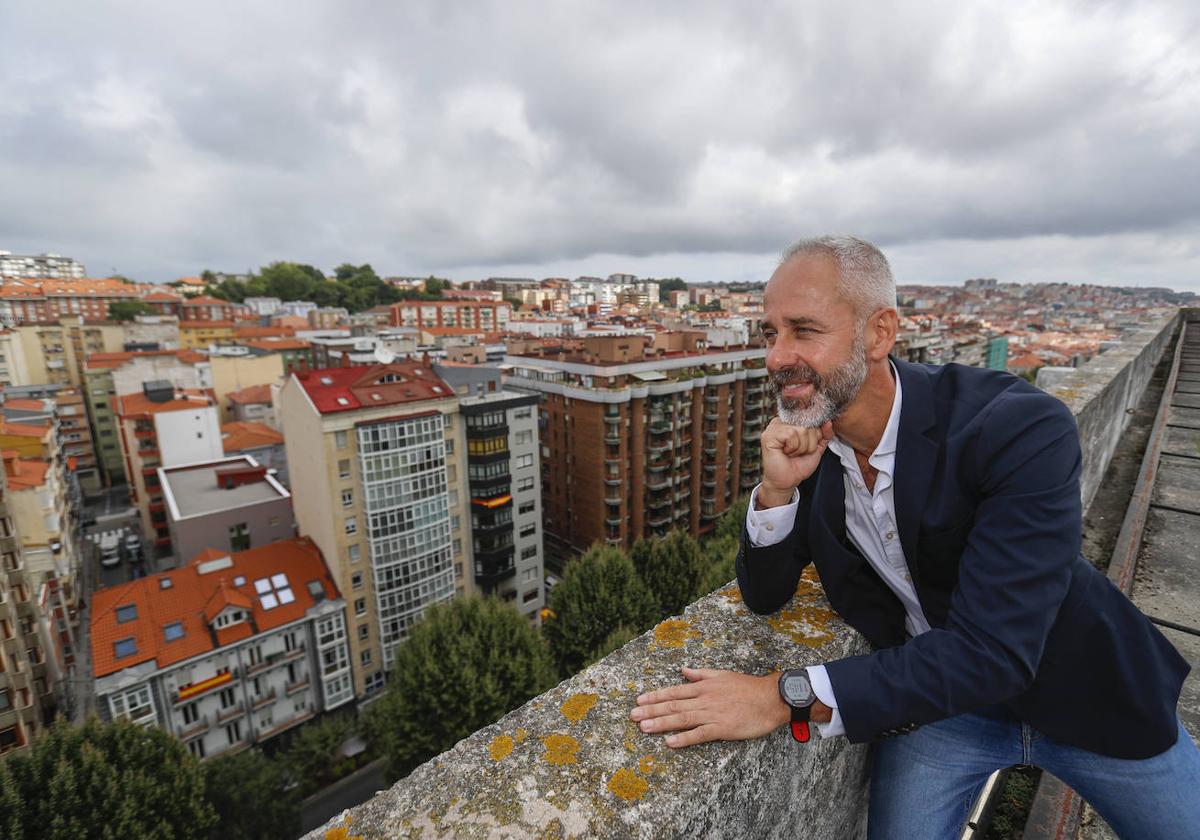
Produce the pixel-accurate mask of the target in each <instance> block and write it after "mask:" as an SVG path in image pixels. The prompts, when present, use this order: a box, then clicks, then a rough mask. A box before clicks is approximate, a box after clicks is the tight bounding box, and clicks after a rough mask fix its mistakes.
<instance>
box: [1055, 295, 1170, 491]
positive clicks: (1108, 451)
mask: <svg viewBox="0 0 1200 840" xmlns="http://www.w3.org/2000/svg"><path fill="white" fill-rule="evenodd" d="M1178 326H1179V313H1175V314H1173V315H1170V316H1168V317H1166V318H1163V319H1161V320H1159V321H1156V322H1154V323H1152V324H1148V325H1147V326H1145V327H1143V328H1142V329H1139V330H1134V331H1133V332H1131V333H1129V334H1127V335H1126V336H1124V337H1123V338H1122V339H1121V343H1120V345H1119V346H1117V347H1114V348H1112V349H1110V350H1108V351H1107V352H1105V353H1102V354H1100V355H1099V356H1096V357H1095V358H1094V359H1091V360H1090V361H1088V362H1087V363H1086V364H1084V365H1083V366H1081V367H1078V368H1075V369H1074V370H1072V371H1069V372H1061V371H1060V370H1058V369H1056V370H1055V371H1054V372H1053V378H1052V379H1051V380H1050V381H1047V380H1046V379H1043V378H1042V377H1040V376H1039V378H1038V385H1041V386H1043V387H1044V388H1045V389H1046V391H1047V393H1050V394H1053V395H1054V396H1056V397H1058V398H1059V399H1060V400H1062V401H1063V402H1064V403H1066V404H1067V406H1068V407H1069V408H1070V409H1071V413H1072V414H1074V415H1075V422H1076V423H1077V424H1078V426H1079V442H1080V445H1081V446H1082V448H1083V475H1082V477H1081V479H1080V495H1081V496H1082V497H1083V506H1084V509H1085V510H1086V509H1087V506H1088V505H1089V504H1090V503H1091V501H1092V497H1094V496H1095V495H1096V490H1097V489H1098V488H1099V486H1100V481H1101V479H1102V478H1103V477H1104V471H1105V470H1107V469H1108V464H1109V461H1110V460H1111V459H1112V454H1113V450H1115V449H1116V448H1117V443H1118V441H1119V440H1120V439H1121V434H1122V433H1123V432H1124V431H1125V426H1126V425H1127V423H1128V421H1129V411H1130V410H1131V409H1133V408H1134V407H1135V406H1136V405H1137V404H1138V400H1139V399H1141V396H1142V393H1143V392H1144V391H1145V390H1146V385H1147V383H1149V381H1150V378H1151V377H1152V376H1153V375H1154V368H1155V367H1156V366H1157V365H1158V363H1159V361H1160V360H1161V359H1162V357H1163V353H1164V352H1165V351H1166V349H1167V346H1168V345H1169V344H1170V341H1171V336H1172V335H1173V334H1174V332H1175V330H1176V328H1177V327H1178Z"/></svg>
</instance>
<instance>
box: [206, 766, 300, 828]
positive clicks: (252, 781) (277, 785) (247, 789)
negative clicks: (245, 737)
mask: <svg viewBox="0 0 1200 840" xmlns="http://www.w3.org/2000/svg"><path fill="white" fill-rule="evenodd" d="M203 767H204V779H205V791H206V798H207V799H208V801H209V803H210V804H211V805H212V806H213V808H214V809H215V810H216V812H217V814H218V815H219V816H220V822H219V824H218V825H217V826H215V827H214V828H213V831H212V837H213V840H217V838H221V840H276V839H277V840H291V838H294V837H299V836H300V796H299V792H298V790H297V789H296V788H294V787H291V786H290V785H289V781H290V780H289V777H288V774H287V772H286V770H285V769H284V765H283V763H282V762H280V761H278V760H271V759H269V758H267V757H266V756H265V755H263V754H262V752H261V751H260V750H258V749H257V748H255V747H251V748H249V749H245V750H242V751H241V752H238V753H234V754H233V755H230V756H218V757H217V758H213V759H209V760H208V761H207V762H205V763H204V765H203Z"/></svg>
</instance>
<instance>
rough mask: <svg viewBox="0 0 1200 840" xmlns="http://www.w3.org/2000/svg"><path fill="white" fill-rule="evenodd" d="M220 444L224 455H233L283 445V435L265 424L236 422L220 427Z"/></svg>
mask: <svg viewBox="0 0 1200 840" xmlns="http://www.w3.org/2000/svg"><path fill="white" fill-rule="evenodd" d="M221 443H222V445H223V446H224V447H225V454H226V455H233V454H235V453H238V452H243V451H245V450H247V449H258V448H260V447H263V446H277V445H279V444H281V443H283V435H281V434H280V433H279V432H277V431H275V430H274V429H272V428H271V427H270V426H268V425H267V424H265V423H256V422H253V421H238V422H236V423H226V424H224V425H223V426H221Z"/></svg>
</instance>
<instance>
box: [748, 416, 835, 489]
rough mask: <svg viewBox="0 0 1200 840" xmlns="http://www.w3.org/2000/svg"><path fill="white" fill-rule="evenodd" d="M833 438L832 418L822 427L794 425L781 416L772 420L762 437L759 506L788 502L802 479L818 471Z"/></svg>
mask: <svg viewBox="0 0 1200 840" xmlns="http://www.w3.org/2000/svg"><path fill="white" fill-rule="evenodd" d="M832 439H833V423H832V422H826V423H825V425H823V426H822V427H821V428H819V429H807V428H803V427H801V426H791V425H789V424H787V423H784V422H783V421H782V420H780V419H779V418H778V417H776V418H774V419H773V420H771V422H770V423H769V424H768V425H767V428H766V429H764V430H763V433H762V438H761V445H762V464H763V477H762V486H760V487H759V488H758V497H757V499H758V503H759V506H760V507H764V508H769V507H778V506H779V505H786V504H787V503H788V502H789V501H790V500H791V498H792V491H793V490H795V489H796V487H797V486H798V485H799V484H800V482H802V481H804V480H805V479H806V478H808V477H809V476H810V475H812V474H813V473H814V472H816V471H817V465H818V464H820V463H821V456H822V455H824V454H825V447H827V446H829V441H830V440H832Z"/></svg>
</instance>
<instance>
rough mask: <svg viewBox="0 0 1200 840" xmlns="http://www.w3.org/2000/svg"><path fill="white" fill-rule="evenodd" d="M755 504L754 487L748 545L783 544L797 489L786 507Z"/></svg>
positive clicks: (792, 520)
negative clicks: (760, 507) (758, 505)
mask: <svg viewBox="0 0 1200 840" xmlns="http://www.w3.org/2000/svg"><path fill="white" fill-rule="evenodd" d="M759 486H761V485H759ZM757 502H758V487H755V488H754V491H753V492H752V493H751V494H750V507H749V509H747V511H746V536H747V537H749V538H750V544H751V545H752V546H755V547H756V548H766V547H767V546H769V545H775V544H776V543H780V542H783V541H784V540H785V539H786V538H787V535H788V534H790V533H791V532H792V526H793V525H794V524H795V522H796V509H797V508H798V507H799V506H800V490H799V488H797V489H795V490H793V491H792V499H791V501H790V502H788V503H787V504H786V505H780V506H779V507H773V508H767V509H766V510H757V509H756V505H757ZM821 702H822V703H824V702H825V701H824V700H822V701H821Z"/></svg>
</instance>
